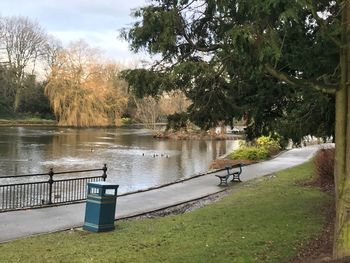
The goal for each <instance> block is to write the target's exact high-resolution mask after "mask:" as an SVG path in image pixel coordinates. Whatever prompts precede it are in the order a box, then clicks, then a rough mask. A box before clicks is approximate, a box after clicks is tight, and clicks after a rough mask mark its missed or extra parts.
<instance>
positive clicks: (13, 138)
mask: <svg viewBox="0 0 350 263" xmlns="http://www.w3.org/2000/svg"><path fill="white" fill-rule="evenodd" d="M234 147H237V141H231V140H229V141H209V140H208V141H204V140H195V141H174V140H156V139H153V137H152V135H151V133H150V132H149V131H148V130H140V129H69V128H56V127H51V128H44V127H0V176H5V175H15V174H28V173H46V172H48V171H49V169H50V168H51V167H52V168H54V171H56V172H58V171H67V170H79V169H95V168H102V167H103V164H104V163H106V164H107V167H108V171H107V174H108V181H111V182H115V183H118V184H119V185H120V187H119V193H124V192H130V191H135V190H139V189H146V188H149V187H153V186H156V185H161V184H164V183H168V182H172V181H176V180H179V179H182V178H186V177H190V176H193V175H195V174H198V173H200V172H205V171H206V170H207V169H208V165H209V164H210V162H211V161H212V160H213V159H215V158H216V157H218V156H220V155H222V154H225V153H226V151H227V150H231V149H232V148H234ZM95 175H96V173H95Z"/></svg>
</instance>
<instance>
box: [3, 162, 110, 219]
mask: <svg viewBox="0 0 350 263" xmlns="http://www.w3.org/2000/svg"><path fill="white" fill-rule="evenodd" d="M96 171H103V173H102V175H100V176H87V177H74V178H65V179H59V180H56V179H55V178H54V176H58V175H63V174H77V173H88V172H96ZM17 178H21V179H18V180H23V181H25V180H29V182H17V183H11V184H7V183H6V184H0V212H5V211H11V210H17V209H25V208H30V207H38V206H47V205H54V204H63V203H70V202H76V201H81V200H84V199H86V195H87V184H88V183H89V182H96V181H106V178H107V165H106V164H105V165H104V166H103V168H101V169H89V170H79V171H66V172H57V173H55V172H54V170H53V168H51V169H50V171H49V172H48V173H42V174H24V175H14V176H4V177H0V180H2V179H6V181H9V180H14V179H17ZM37 178H39V179H37ZM36 179H37V180H36ZM45 179H46V180H45ZM33 180H34V181H33Z"/></svg>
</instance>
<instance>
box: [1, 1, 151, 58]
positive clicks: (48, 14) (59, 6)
mask: <svg viewBox="0 0 350 263" xmlns="http://www.w3.org/2000/svg"><path fill="white" fill-rule="evenodd" d="M145 4H146V0H0V14H1V15H2V16H12V15H21V16H26V17H29V18H30V19H31V20H34V21H37V22H38V23H39V25H40V26H41V27H43V28H44V29H45V30H46V31H47V32H48V33H49V34H52V35H53V36H55V37H56V38H58V39H60V40H61V41H62V43H63V44H64V45H66V44H68V43H69V42H71V41H76V40H80V39H84V40H85V41H86V42H87V43H88V44H89V45H90V46H91V47H99V48H101V49H102V50H104V51H105V55H106V56H107V57H109V58H112V59H115V60H117V61H119V62H122V63H128V62H131V61H133V60H136V59H143V58H144V57H145V55H142V54H139V55H134V54H132V53H131V52H130V51H129V50H128V44H127V43H126V42H124V41H122V40H121V39H119V30H120V29H121V28H124V27H128V26H130V25H131V24H132V23H133V22H135V20H134V19H133V18H132V17H131V15H130V14H131V10H132V9H135V8H137V7H141V6H144V5H145Z"/></svg>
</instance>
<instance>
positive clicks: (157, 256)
mask: <svg viewBox="0 0 350 263" xmlns="http://www.w3.org/2000/svg"><path fill="white" fill-rule="evenodd" d="M312 176H313V168H312V163H310V162H309V163H306V164H303V165H301V166H299V167H296V168H292V169H289V170H286V171H283V172H279V173H277V174H275V175H274V176H269V177H264V178H260V179H256V180H254V181H250V182H245V183H241V184H235V185H233V186H232V188H234V189H236V191H234V192H232V193H230V194H229V195H227V196H226V197H224V198H223V199H221V200H220V201H218V202H215V203H213V204H210V205H208V206H206V207H204V208H201V209H197V210H195V211H193V212H189V213H186V214H182V215H174V216H167V217H163V218H156V219H144V220H129V221H118V222H117V230H116V231H114V232H109V233H100V234H96V233H87V232H83V231H81V230H72V231H65V232H59V233H54V234H47V235H42V236H37V237H31V238H25V239H22V240H18V241H13V242H9V243H5V244H1V245H0V262H244V263H249V262H259V263H260V262H269V263H270V262H278V263H281V262H286V261H288V259H290V258H291V257H293V256H294V255H295V254H296V253H297V250H298V248H300V246H302V245H303V244H304V245H305V244H306V243H307V241H308V240H310V238H311V237H313V236H315V235H317V234H318V233H319V232H320V231H321V230H322V227H323V225H324V223H325V220H326V219H325V218H326V215H325V213H326V211H325V210H324V209H323V208H324V207H325V206H327V205H328V204H330V202H332V199H331V198H330V197H329V196H328V195H326V194H324V193H322V192H320V191H319V190H318V189H315V188H310V187H302V186H298V184H297V182H299V181H305V180H310V178H311V177H312Z"/></svg>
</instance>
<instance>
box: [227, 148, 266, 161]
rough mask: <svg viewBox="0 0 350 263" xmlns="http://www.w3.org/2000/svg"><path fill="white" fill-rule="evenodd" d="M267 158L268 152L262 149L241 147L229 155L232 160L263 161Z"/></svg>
mask: <svg viewBox="0 0 350 263" xmlns="http://www.w3.org/2000/svg"><path fill="white" fill-rule="evenodd" d="M268 157H269V153H268V150H267V149H265V148H263V147H242V148H240V149H238V150H236V151H234V152H233V153H231V154H230V158H232V159H241V160H254V161H255V160H264V159H267V158H268Z"/></svg>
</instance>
